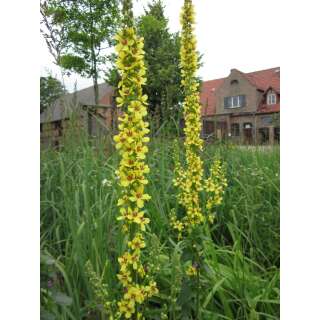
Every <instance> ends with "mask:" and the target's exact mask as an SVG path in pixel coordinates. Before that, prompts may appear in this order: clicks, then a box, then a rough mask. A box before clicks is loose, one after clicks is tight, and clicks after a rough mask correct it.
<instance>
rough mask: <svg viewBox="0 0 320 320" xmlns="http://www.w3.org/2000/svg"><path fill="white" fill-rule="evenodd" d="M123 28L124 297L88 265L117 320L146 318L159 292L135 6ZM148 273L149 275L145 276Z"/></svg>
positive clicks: (119, 140)
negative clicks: (146, 258) (149, 246)
mask: <svg viewBox="0 0 320 320" xmlns="http://www.w3.org/2000/svg"><path fill="white" fill-rule="evenodd" d="M122 4H123V26H122V29H121V31H120V32H119V33H118V34H117V35H116V36H115V40H116V41H117V45H116V47H115V49H116V52H117V62H116V64H117V67H118V71H119V74H120V77H121V79H120V82H119V84H118V89H119V90H118V91H119V96H118V97H117V98H116V102H117V106H118V107H119V109H120V111H119V114H120V116H119V118H118V120H119V126H118V129H119V133H118V135H116V136H115V137H114V141H115V143H116V149H117V150H118V151H119V154H120V158H121V160H120V164H119V167H118V170H117V171H116V175H117V177H118V180H119V186H120V197H119V199H118V207H119V211H120V214H119V216H118V217H117V220H118V221H120V222H121V224H122V228H121V230H122V233H123V235H124V239H125V252H124V253H123V254H122V255H121V256H120V257H118V262H119V272H118V274H117V279H118V281H119V282H120V284H121V287H122V290H121V291H122V292H121V295H120V296H121V297H120V299H119V301H115V300H114V299H112V297H114V296H116V295H117V294H116V293H114V292H112V297H111V289H109V288H108V287H107V286H106V285H105V284H103V283H102V280H101V279H100V278H99V277H98V276H97V274H96V273H95V271H94V270H93V267H92V264H91V263H90V262H88V263H87V265H86V271H87V275H88V277H89V280H90V283H91V285H92V287H93V289H94V293H95V297H96V300H97V302H98V304H99V305H100V306H102V307H103V312H104V313H105V314H106V315H107V316H108V317H109V318H108V319H109V320H113V319H141V320H142V319H145V317H144V314H143V311H144V310H145V309H146V308H145V305H144V303H145V302H146V300H147V299H148V298H150V297H152V296H153V295H156V294H157V293H158V288H157V284H156V282H155V281H154V279H153V277H152V274H153V273H154V272H155V271H156V270H155V268H154V266H153V264H150V265H146V263H144V262H143V249H144V248H145V247H146V241H145V231H146V226H147V225H148V223H149V222H150V220H149V218H147V217H146V216H145V210H144V205H145V202H146V201H148V200H150V196H149V195H148V194H147V193H146V192H145V186H146V184H147V183H148V180H147V178H146V174H148V173H149V167H148V166H147V164H146V163H145V158H146V154H147V152H148V147H147V143H148V142H149V138H148V137H147V134H148V133H149V129H148V126H149V124H148V122H146V121H145V120H144V118H145V117H146V116H147V98H148V97H147V96H146V95H144V94H143V92H142V86H143V85H144V84H145V83H146V77H145V75H146V67H145V65H144V50H143V47H144V43H143V38H141V37H138V36H137V34H136V30H135V28H134V22H133V13H132V2H131V0H124V1H123V2H122ZM146 270H148V274H146Z"/></svg>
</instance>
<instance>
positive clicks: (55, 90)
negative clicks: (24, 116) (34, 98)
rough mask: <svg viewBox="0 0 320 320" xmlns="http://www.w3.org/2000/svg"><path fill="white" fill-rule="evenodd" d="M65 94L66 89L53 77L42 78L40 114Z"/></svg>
mask: <svg viewBox="0 0 320 320" xmlns="http://www.w3.org/2000/svg"><path fill="white" fill-rule="evenodd" d="M65 93H66V89H65V88H64V87H63V85H62V83H61V82H60V81H59V80H58V79H56V78H54V77H53V76H51V75H49V76H47V77H40V113H41V112H43V111H44V110H45V109H46V108H48V107H50V106H51V105H52V103H53V102H54V101H56V100H57V99H58V98H60V97H61V96H62V95H64V94H65Z"/></svg>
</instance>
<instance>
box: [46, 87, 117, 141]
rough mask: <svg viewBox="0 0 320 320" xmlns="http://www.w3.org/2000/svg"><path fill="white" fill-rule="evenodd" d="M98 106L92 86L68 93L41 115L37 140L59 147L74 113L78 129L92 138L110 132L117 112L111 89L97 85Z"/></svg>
mask: <svg viewBox="0 0 320 320" xmlns="http://www.w3.org/2000/svg"><path fill="white" fill-rule="evenodd" d="M98 87H99V96H98V98H99V103H98V105H95V103H94V101H95V99H94V90H93V86H92V87H89V88H85V89H82V90H79V91H76V92H74V93H68V94H66V95H64V96H63V97H61V98H60V99H58V100H56V101H55V102H54V104H53V105H52V106H51V107H50V108H48V109H46V110H45V111H44V112H43V113H41V114H40V139H41V143H42V145H46V146H49V145H50V146H55V147H58V146H59V145H60V142H61V137H62V136H63V134H64V132H65V130H66V129H67V128H68V126H69V125H70V120H71V118H72V117H73V116H74V115H75V113H77V114H78V115H79V117H77V124H76V125H77V126H81V127H82V128H83V129H85V131H87V132H88V133H89V134H90V135H92V136H98V135H101V134H106V133H107V132H108V130H111V129H113V128H114V127H115V126H116V124H115V123H114V119H116V118H117V117H114V113H115V112H116V108H115V103H114V96H113V92H114V90H113V88H112V87H111V86H109V85H108V84H106V83H102V84H99V86H98Z"/></svg>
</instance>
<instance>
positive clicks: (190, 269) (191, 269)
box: [186, 265, 197, 277]
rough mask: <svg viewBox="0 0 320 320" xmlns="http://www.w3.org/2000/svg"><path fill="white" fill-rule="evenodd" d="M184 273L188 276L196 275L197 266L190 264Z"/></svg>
mask: <svg viewBox="0 0 320 320" xmlns="http://www.w3.org/2000/svg"><path fill="white" fill-rule="evenodd" d="M186 274H187V275H188V276H190V277H194V276H196V275H197V268H196V267H194V266H192V265H190V266H189V267H188V268H187V270H186Z"/></svg>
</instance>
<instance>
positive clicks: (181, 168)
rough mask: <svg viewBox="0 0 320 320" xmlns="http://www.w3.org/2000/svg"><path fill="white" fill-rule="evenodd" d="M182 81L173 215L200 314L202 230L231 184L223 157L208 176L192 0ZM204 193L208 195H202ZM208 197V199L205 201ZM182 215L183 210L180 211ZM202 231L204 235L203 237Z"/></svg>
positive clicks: (184, 19) (185, 12)
mask: <svg viewBox="0 0 320 320" xmlns="http://www.w3.org/2000/svg"><path fill="white" fill-rule="evenodd" d="M180 19H181V21H180V22H181V25H182V33H181V49H180V59H181V61H180V66H181V77H182V81H181V85H182V87H183V90H184V94H185V100H184V103H183V113H184V119H185V128H184V133H185V140H184V149H185V165H184V164H183V163H182V162H181V161H180V159H179V155H178V151H177V150H176V154H175V178H174V180H173V183H174V185H175V186H176V187H177V188H178V198H177V200H178V203H179V204H180V205H181V207H182V208H183V209H184V210H183V211H184V216H183V217H178V216H179V214H178V213H177V212H176V211H175V210H173V211H172V212H171V215H170V224H171V227H172V228H173V229H174V230H175V231H176V232H177V233H178V240H181V239H182V237H183V235H184V234H185V235H186V238H187V239H188V240H189V242H190V245H191V250H192V252H193V254H192V260H193V261H188V262H187V263H186V274H187V275H188V276H189V277H191V278H196V280H197V283H196V289H197V290H196V299H197V301H196V317H197V319H198V318H199V317H200V313H199V312H200V301H199V295H200V269H201V255H202V249H201V247H202V246H201V240H199V239H201V234H203V233H204V232H205V230H206V229H205V228H202V227H203V226H205V225H207V223H211V224H212V223H213V221H214V217H215V213H214V210H215V208H216V206H218V205H220V204H221V203H222V199H223V194H224V191H225V188H226V187H227V180H226V178H225V168H224V165H223V164H222V162H221V160H219V159H217V160H215V161H213V164H212V167H211V169H210V173H209V176H208V177H207V179H205V177H204V169H203V161H202V159H201V154H202V151H203V140H202V139H201V137H200V133H201V114H200V112H201V105H200V98H199V96H200V92H199V81H198V79H197V77H196V72H197V70H198V55H197V51H196V38H195V36H194V24H195V12H194V6H193V4H192V0H185V1H184V6H183V8H182V12H181V17H180ZM202 193H204V196H202ZM203 199H205V201H202V200H203ZM180 215H181V214H180ZM199 235H200V237H199Z"/></svg>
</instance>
